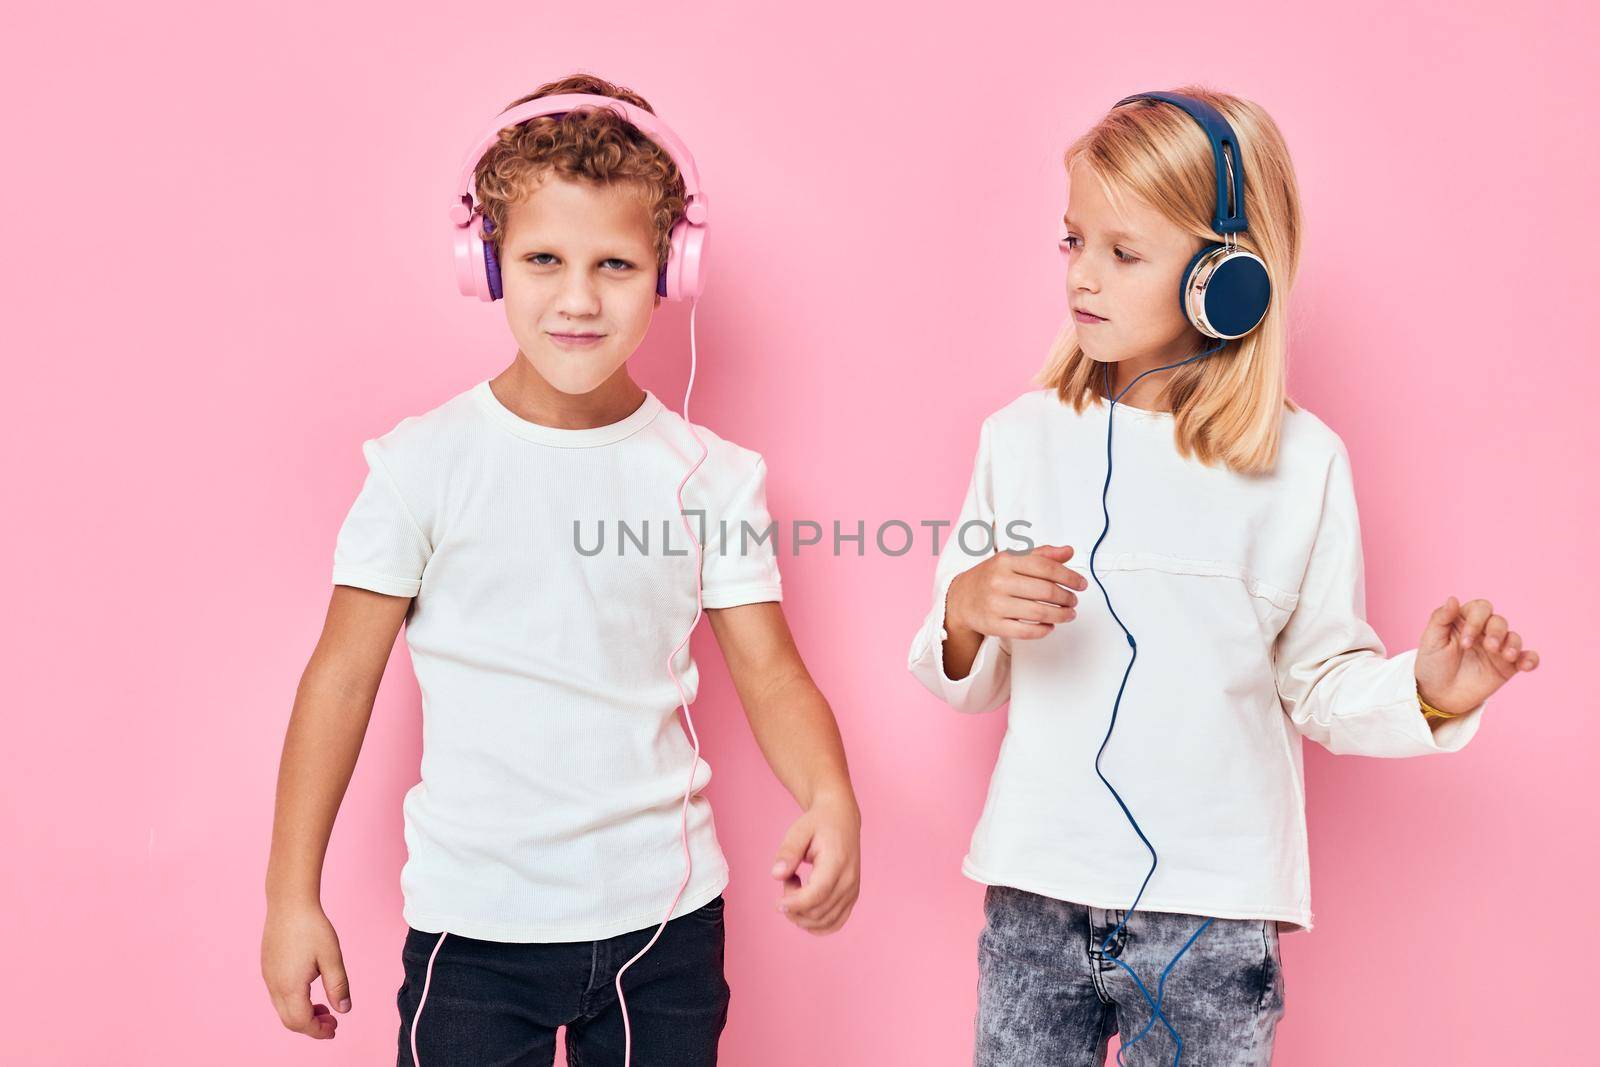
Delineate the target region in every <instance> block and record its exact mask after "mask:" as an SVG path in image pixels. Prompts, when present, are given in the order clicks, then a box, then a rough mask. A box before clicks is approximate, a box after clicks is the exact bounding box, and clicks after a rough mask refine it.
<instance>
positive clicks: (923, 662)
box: [906, 419, 1011, 714]
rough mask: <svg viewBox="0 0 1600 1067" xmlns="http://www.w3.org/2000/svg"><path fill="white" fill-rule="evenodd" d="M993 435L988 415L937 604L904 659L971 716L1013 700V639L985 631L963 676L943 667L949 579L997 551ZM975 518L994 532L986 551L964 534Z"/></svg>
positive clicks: (943, 559)
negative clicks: (975, 548)
mask: <svg viewBox="0 0 1600 1067" xmlns="http://www.w3.org/2000/svg"><path fill="white" fill-rule="evenodd" d="M989 435H990V430H989V422H988V420H987V419H985V420H984V423H983V426H982V428H981V429H980V430H979V432H978V454H977V457H976V459H975V460H974V461H973V464H972V480H971V481H970V482H969V483H968V485H967V496H966V500H965V501H964V502H963V503H962V505H961V517H960V518H959V519H958V520H956V525H955V527H954V528H953V529H952V530H951V531H950V539H949V540H948V541H946V542H945V546H944V548H943V550H942V551H941V552H940V553H939V563H938V566H937V567H936V568H935V569H934V578H933V603H932V606H930V607H929V609H928V611H927V614H926V615H924V616H923V619H922V625H921V626H919V627H918V628H917V632H916V634H915V635H914V636H913V637H912V639H911V650H910V652H909V653H908V654H907V657H906V666H907V668H908V669H909V670H910V671H911V673H912V675H913V676H915V677H916V679H917V681H919V682H921V683H922V685H923V687H924V688H925V689H927V690H928V692H930V693H932V694H933V695H934V696H936V697H938V698H939V699H940V700H942V701H944V702H945V703H946V704H949V705H950V706H951V707H952V708H954V709H955V710H957V711H960V712H966V713H968V714H975V713H978V712H985V711H993V710H994V709H995V708H998V707H999V706H1000V705H1001V704H1004V703H1005V702H1006V701H1007V700H1009V699H1010V698H1011V643H1010V641H1008V640H1007V639H1005V638H1003V637H996V636H995V635H994V634H985V635H984V637H983V641H982V642H981V643H979V645H978V653H977V655H976V656H975V657H974V658H973V660H972V667H971V669H970V670H968V671H967V673H966V675H965V676H964V677H962V678H951V677H950V676H949V675H947V674H945V670H944V643H945V641H946V640H947V639H948V638H949V636H950V635H949V633H947V632H946V630H945V628H944V617H945V597H947V596H948V595H949V593H950V583H952V582H953V581H955V579H956V578H957V576H959V575H960V574H962V573H963V572H965V571H967V570H970V569H971V568H973V567H976V566H977V565H978V564H980V563H982V562H983V561H984V560H986V559H988V558H989V557H990V556H991V555H993V554H994V549H993V546H994V545H995V544H996V543H997V539H996V538H995V537H994V536H993V534H994V525H995V504H994V481H993V478H992V472H991V465H990V464H991V459H990V441H989ZM974 522H976V523H980V524H982V525H985V526H987V527H989V531H990V536H989V537H988V538H987V539H986V549H985V551H984V552H983V553H982V554H973V553H971V552H968V551H967V549H966V547H965V542H964V539H963V538H962V536H961V531H962V530H963V529H965V528H966V526H967V524H969V523H974Z"/></svg>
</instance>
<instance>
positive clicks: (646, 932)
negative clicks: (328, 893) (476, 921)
mask: <svg viewBox="0 0 1600 1067" xmlns="http://www.w3.org/2000/svg"><path fill="white" fill-rule="evenodd" d="M722 908H723V899H722V897H720V896H719V897H717V898H716V899H715V900H713V901H711V903H709V904H707V905H705V906H704V907H702V908H700V909H698V910H696V911H692V912H690V913H689V914H687V915H680V916H679V917H677V918H676V919H673V920H671V921H670V922H668V923H667V928H666V929H665V930H663V931H662V932H661V937H660V938H659V939H658V940H657V941H656V943H655V944H654V945H652V946H651V948H650V951H649V952H646V953H645V954H644V956H643V957H642V958H641V959H640V960H639V961H638V962H637V963H635V964H634V965H633V966H632V967H629V968H628V972H627V973H626V974H624V975H623V976H622V991H623V995H624V996H626V997H627V1004H628V1023H629V1029H630V1032H631V1034H632V1052H633V1056H632V1062H633V1067H707V1065H710V1064H715V1063H716V1062H717V1041H718V1039H719V1038H720V1037H721V1035H722V1028H723V1026H724V1024H725V1023H726V1022H727V1020H728V992H729V991H728V983H727V980H726V979H725V978H724V977H723V971H722V959H723V942H724V935H725V928H724V926H723V921H722ZM408 929H409V930H410V932H409V933H407V934H406V943H405V948H404V950H403V951H402V952H401V959H402V960H403V961H404V962H405V982H404V983H403V984H402V985H401V986H400V992H399V995H398V996H397V997H396V1003H397V1004H398V1006H399V1009H400V1055H399V1059H398V1060H397V1061H396V1062H397V1064H398V1065H399V1067H457V1065H462V1067H531V1065H534V1064H537V1065H539V1067H547V1065H549V1064H551V1063H552V1062H554V1060H555V1048H556V1028H557V1027H559V1026H563V1025H564V1026H566V1027H567V1036H566V1042H567V1062H568V1063H569V1064H571V1065H572V1067H622V1053H623V1029H622V1009H621V1007H620V1006H619V1005H618V1004H617V989H616V977H617V971H618V969H619V968H621V967H622V966H623V965H624V964H626V963H627V962H628V961H629V960H630V959H632V958H633V957H634V955H635V954H637V953H638V951H639V950H640V949H641V948H643V947H644V946H645V944H646V943H647V942H649V940H650V938H651V937H652V936H653V935H654V934H655V932H656V927H655V926H650V927H647V928H645V929H643V930H634V931H630V932H628V933H625V934H618V935H617V936H616V937H610V938H606V939H604V940H602V941H574V942H555V943H548V944H543V943H542V944H511V943H507V942H502V941H480V940H477V939H475V938H470V937H461V936H459V935H457V934H450V935H449V936H448V937H446V938H445V939H444V944H443V945H442V946H440V948H439V954H438V955H437V956H436V957H435V958H434V961H433V978H432V981H431V982H430V983H429V985H428V998H427V1002H426V1003H425V1004H423V1006H422V1017H421V1019H420V1020H418V1022H417V1058H418V1060H419V1061H420V1063H419V1064H415V1065H414V1064H413V1062H412V1058H411V1022H412V1019H413V1018H415V1017H416V1012H417V1002H418V1001H419V1000H421V999H422V988H423V979H424V977H425V975H426V973H427V969H428V957H429V955H430V954H432V952H433V949H434V946H435V945H437V944H438V942H439V935H438V934H435V933H424V932H422V931H420V930H416V929H410V928H409V927H408Z"/></svg>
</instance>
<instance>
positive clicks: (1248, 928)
mask: <svg viewBox="0 0 1600 1067" xmlns="http://www.w3.org/2000/svg"><path fill="white" fill-rule="evenodd" d="M1230 127H1231V128H1230ZM1235 145H1236V152H1235V149H1234V147H1233V146H1235ZM1065 162H1066V166H1067V174H1068V190H1069V195H1068V204H1067V212H1066V216H1065V219H1064V222H1065V226H1066V229H1065V236H1064V238H1063V251H1064V252H1066V254H1067V257H1068V267H1067V297H1068V302H1069V304H1070V305H1071V311H1072V313H1071V315H1070V317H1069V318H1068V321H1067V323H1066V325H1065V326H1064V327H1063V329H1062V332H1061V335H1060V336H1059V337H1058V338H1057V341H1056V345H1055V348H1054V351H1053V352H1052V355H1051V359H1050V360H1049V363H1048V365H1047V366H1046V367H1045V369H1044V371H1043V372H1042V374H1041V376H1040V378H1039V384H1042V385H1043V386H1045V388H1043V389H1039V390H1036V391H1033V392H1029V393H1026V394H1024V395H1023V396H1021V397H1020V398H1018V399H1017V400H1015V401H1014V402H1012V403H1011V404H1009V405H1007V406H1006V407H1004V408H1002V409H1001V410H1000V411H998V412H996V413H994V414H993V415H991V416H989V417H988V418H987V419H985V420H984V423H983V425H982V428H981V430H980V433H979V437H978V454H977V461H976V463H975V466H974V470H973V475H972V481H971V485H970V487H969V488H968V490H967V496H966V501H965V504H964V505H963V507H962V514H961V520H960V521H959V522H958V524H957V527H956V534H955V536H952V537H951V539H950V542H949V543H948V544H947V546H946V548H945V550H944V552H943V553H942V554H941V556H940V560H939V564H938V568H937V573H936V576H935V594H934V599H933V605H932V608H931V610H930V611H929V613H928V616H927V618H926V620H925V622H924V624H923V626H922V628H921V629H920V631H919V632H918V633H917V635H916V638H915V640H914V641H913V642H912V646H911V651H910V658H909V663H910V668H911V670H912V672H913V673H914V674H915V675H916V677H917V678H918V679H919V680H920V681H921V682H922V683H923V684H924V685H925V686H927V687H928V689H930V690H931V691H932V692H933V693H934V694H935V695H937V696H939V697H940V698H941V699H943V700H944V701H945V702H947V703H949V704H950V705H951V706H953V707H954V708H956V710H958V711H963V712H983V711H989V710H992V709H994V708H996V707H998V706H999V705H1000V704H1002V703H1004V702H1006V701H1007V700H1008V699H1009V700H1010V703H1011V710H1010V715H1009V719H1008V721H1007V725H1006V734H1005V740H1004V742H1003V744H1002V746H1001V750H1000V755H999V759H998V762H997V763H996V766H995V771H994V776H993V778H992V780H991V782H990V788H989V795H988V800H987V803H986V805H985V807H984V811H983V815H982V817H981V819H980V820H979V823H978V826H977V829H976V831H975V832H974V834H973V838H972V846H971V849H970V851H969V852H968V854H967V856H966V858H965V860H964V861H963V864H962V870H963V873H965V874H966V875H967V876H968V877H970V878H973V879H974V880H976V881H979V882H982V883H984V884H986V885H987V886H988V887H989V888H988V889H987V890H986V892H985V902H984V910H985V917H986V920H987V921H986V925H985V927H984V930H983V932H982V935H981V936H980V939H979V946H978V959H979V973H980V978H979V986H978V991H979V1003H978V1012H977V1020H976V1030H977V1049H976V1057H975V1062H976V1063H977V1064H978V1065H979V1067H989V1065H999V1064H1016V1065H1022V1064H1040V1063H1050V1064H1101V1063H1103V1062H1104V1058H1105V1054H1106V1048H1107V1044H1108V1041H1109V1038H1110V1035H1111V1034H1112V1033H1113V1032H1117V1033H1120V1034H1121V1035H1122V1048H1123V1052H1122V1053H1119V1057H1118V1058H1119V1062H1124V1063H1128V1064H1166V1063H1174V1064H1176V1063H1178V1062H1179V1059H1180V1056H1183V1058H1184V1059H1185V1060H1186V1061H1187V1062H1190V1063H1199V1064H1205V1065H1207V1067H1216V1065H1227V1064H1240V1065H1244V1064H1265V1063H1268V1062H1269V1060H1270V1058H1271V1054H1272V1043H1273V1035H1274V1031H1275V1028H1276V1025H1277V1021H1278V1019H1279V1018H1280V1017H1281V1016H1282V1014H1283V1008H1284V998H1283V979H1282V976H1281V971H1280V962H1279V954H1278V935H1279V931H1280V929H1287V930H1289V931H1296V930H1306V929H1310V927H1311V923H1312V914H1311V903H1310V886H1309V867H1308V856H1307V843H1306V824H1305V796H1304V778H1303V775H1302V773H1301V750H1300V738H1301V736H1302V735H1303V736H1306V737H1310V738H1311V739H1312V740H1314V741H1317V742H1319V743H1321V744H1323V745H1325V746H1327V747H1328V748H1329V749H1331V750H1332V751H1334V752H1339V753H1345V752H1349V753H1359V754H1363V755H1369V756H1412V755H1423V754H1427V753H1437V752H1453V751H1456V750H1458V749H1460V748H1461V747H1462V746H1463V745H1465V744H1466V743H1467V741H1468V740H1470V739H1471V737H1472V736H1473V734H1474V733H1476V732H1477V730H1478V726H1479V722H1480V719H1481V717H1482V715H1483V708H1484V704H1485V701H1486V700H1487V698H1488V697H1489V696H1490V695H1491V694H1492V693H1493V692H1494V691H1495V690H1497V689H1498V688H1499V687H1500V686H1501V685H1503V684H1504V683H1505V682H1506V681H1507V680H1508V679H1510V678H1511V676H1512V675H1514V674H1515V673H1516V672H1517V671H1519V670H1521V671H1528V670H1533V669H1534V668H1535V667H1536V666H1537V665H1538V662H1539V658H1538V655H1537V654H1536V653H1534V652H1533V651H1531V650H1526V649H1524V648H1523V647H1522V640H1521V638H1520V637H1519V636H1518V635H1517V634H1516V633H1514V632H1512V631H1511V630H1510V629H1509V627H1508V624H1507V622H1506V620H1505V619H1504V618H1502V617H1501V616H1500V615H1496V614H1494V609H1493V607H1492V605H1491V604H1490V603H1489V601H1487V600H1472V601H1470V602H1468V603H1466V604H1461V603H1458V602H1457V600H1456V598H1455V597H1453V596H1452V597H1449V598H1448V599H1446V600H1445V602H1444V603H1443V604H1441V605H1440V606H1439V607H1438V608H1437V609H1436V610H1435V611H1434V612H1433V614H1432V615H1431V616H1430V617H1429V619H1428V621H1427V624H1426V625H1425V627H1424V629H1423V631H1422V635H1421V637H1420V639H1419V642H1418V647H1417V648H1416V649H1413V650H1411V651H1407V652H1403V653H1401V654H1399V655H1396V656H1393V657H1387V658H1386V656H1385V650H1384V646H1383V644H1382V642H1381V641H1380V640H1379V638H1378V635H1377V633H1376V632H1375V631H1374V630H1373V629H1372V627H1371V626H1369V625H1368V623H1367V622H1366V618H1365V590H1364V580H1363V571H1362V550H1361V537H1360V530H1359V523H1358V519H1357V512H1356V500H1355V491H1354V484H1353V481H1352V474H1351V469H1350V460H1349V455H1348V453H1347V451H1346V449H1345V447H1344V443H1343V442H1342V441H1341V440H1340V438H1339V436H1338V435H1337V434H1336V433H1335V432H1334V431H1333V430H1332V429H1330V428H1329V427H1328V426H1327V425H1326V424H1325V423H1323V422H1322V421H1321V420H1320V419H1318V418H1317V417H1316V416H1315V415H1313V414H1312V413H1311V412H1310V411H1307V410H1306V409H1305V408H1303V407H1301V406H1299V405H1298V404H1296V403H1294V402H1293V401H1292V400H1290V399H1289V397H1288V396H1287V394H1286V391H1285V366H1286V357H1287V337H1286V334H1287V325H1288V309H1287V301H1286V299H1285V297H1286V296H1287V294H1288V291H1289V287H1290V285H1291V284H1292V282H1293V280H1294V276H1295V270H1296V267H1297V264H1298V260H1299V255H1300V231H1301V222H1300V203H1299V194H1298V191H1297V189H1296V186H1295V178H1294V170H1293V167H1292V166H1291V164H1290V160H1289V153H1288V150H1287V148H1286V147H1285V145H1284V141H1283V137H1282V135H1281V134H1280V133H1279V131H1278V128H1277V126H1276V125H1275V124H1274V123H1273V121H1272V119H1271V118H1270V117H1269V116H1268V115H1267V113H1266V112H1265V111H1263V110H1262V109H1261V108H1260V107H1258V106H1257V105H1255V104H1253V103H1251V102H1249V101H1247V100H1241V99H1239V98H1237V97H1233V96H1229V95H1226V94H1223V93H1217V92H1210V91H1206V90H1202V89H1197V88H1186V89H1183V90H1180V91H1178V93H1176V94H1148V95H1141V96H1140V97H1130V98H1128V99H1127V100H1124V101H1122V102H1120V103H1119V104H1118V105H1117V106H1115V107H1113V108H1112V110H1111V111H1110V112H1109V113H1108V114H1107V115H1106V116H1105V117H1104V118H1103V119H1102V120H1101V121H1100V122H1099V123H1098V124H1097V125H1096V126H1095V127H1094V128H1093V129H1091V130H1089V131H1088V132H1087V133H1086V134H1084V135H1083V136H1082V137H1081V138H1080V139H1079V140H1078V141H1077V142H1076V143H1074V144H1073V145H1072V146H1071V147H1070V148H1069V149H1068V150H1067V153H1066V158H1065ZM1241 180H1242V186H1243V189H1242V197H1241V196H1240V189H1239V184H1240V182H1241ZM1241 209H1242V211H1241ZM1235 219H1236V220H1237V223H1238V225H1237V226H1236V227H1235V226H1234V225H1233V221H1232V220H1235ZM1228 229H1236V231H1237V232H1233V233H1224V232H1223V231H1224V230H1228ZM1214 243H1220V244H1222V245H1223V246H1224V252H1227V253H1229V258H1230V259H1231V261H1232V263H1233V266H1236V267H1239V268H1240V271H1241V272H1242V275H1243V281H1242V282H1241V280H1240V278H1238V277H1234V278H1231V279H1230V278H1229V277H1226V275H1227V272H1228V271H1229V270H1232V269H1233V268H1232V267H1226V268H1218V270H1217V272H1216V273H1215V274H1214V275H1210V276H1209V278H1208V277H1207V274H1206V272H1207V270H1208V269H1209V263H1210V260H1209V259H1208V258H1207V257H1206V256H1201V255H1199V253H1201V252H1202V251H1204V250H1206V249H1207V247H1208V246H1209V245H1212V244H1214ZM1235 246H1236V248H1237V249H1238V250H1242V251H1235V250H1234V249H1235ZM1245 253H1249V254H1248V255H1247V254H1245ZM1191 265H1196V266H1197V268H1198V270H1197V272H1196V274H1195V275H1194V277H1193V278H1192V279H1191V274H1190V267H1191ZM1251 272H1255V275H1256V276H1254V277H1252V276H1251ZM1191 280H1192V281H1194V282H1196V283H1197V286H1196V287H1195V288H1194V289H1193V291H1190V287H1189V286H1187V285H1186V283H1188V282H1190V281H1191ZM1198 283H1207V284H1208V285H1209V288H1210V289H1211V290H1212V291H1211V292H1210V293H1209V294H1208V292H1207V288H1206V287H1205V286H1202V285H1199V284H1198ZM1268 283H1270V292H1269V290H1268ZM1230 285H1231V286H1233V289H1232V290H1231V291H1230V290H1229V289H1228V287H1229V286H1230ZM1181 293H1182V294H1183V295H1182V296H1180V294H1181ZM1214 298H1216V299H1214ZM1252 301H1259V304H1258V306H1255V307H1254V308H1251V307H1250V306H1249V305H1251V303H1252ZM1241 305H1242V306H1243V307H1244V310H1245V311H1246V312H1247V314H1245V315H1244V318H1243V320H1242V321H1233V320H1238V319H1239V314H1238V313H1239V312H1240V310H1241ZM1224 320H1228V321H1224ZM1113 459H1114V460H1115V463H1114V467H1113ZM1113 469H1114V470H1115V476H1114V477H1113V473H1112V472H1113ZM968 524H972V527H973V529H975V530H979V531H983V532H987V534H988V536H987V537H982V538H980V537H977V536H974V535H973V534H972V532H971V531H969V530H968V529H967V527H968ZM1002 529H1003V530H1005V531H1007V533H1008V534H1009V535H1011V536H1013V537H1015V536H1016V535H1017V533H1018V531H1023V532H1025V533H1026V534H1028V535H1029V537H1028V540H1026V541H1023V542H1022V547H1021V548H1013V547H1011V546H1009V545H1007V546H1001V545H999V544H998V542H999V540H1000V539H999V538H998V537H997V536H995V535H996V533H997V531H1000V530H1002ZM1035 538H1036V539H1038V540H1040V541H1044V542H1046V543H1044V544H1041V545H1039V546H1038V547H1036V548H1032V540H1033V539H1035ZM978 542H983V543H982V544H981V545H980V544H979V543H978ZM1091 542H1092V548H1091V550H1090V552H1089V556H1088V562H1087V566H1084V565H1083V562H1082V556H1081V554H1079V553H1078V552H1077V549H1076V546H1080V545H1086V544H1089V543H1091ZM1000 547H1004V548H1005V550H1004V551H998V550H997V549H998V548H1000ZM1028 548H1032V550H1031V551H1027V549H1028ZM1069 560H1072V561H1073V564H1074V567H1076V568H1077V569H1074V568H1073V567H1069V566H1068V565H1067V564H1068V561H1069ZM1081 571H1087V572H1088V574H1089V576H1090V578H1093V580H1094V583H1095V585H1096V587H1097V588H1096V591H1095V592H1093V593H1089V594H1087V595H1084V596H1082V597H1080V596H1079V594H1080V593H1083V592H1084V591H1086V590H1088V588H1089V584H1090V580H1089V578H1086V577H1085V576H1084V574H1083V573H1080V572H1081ZM1136 662H1137V666H1135V663H1136ZM1185 1053H1187V1055H1186V1056H1184V1054H1185Z"/></svg>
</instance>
